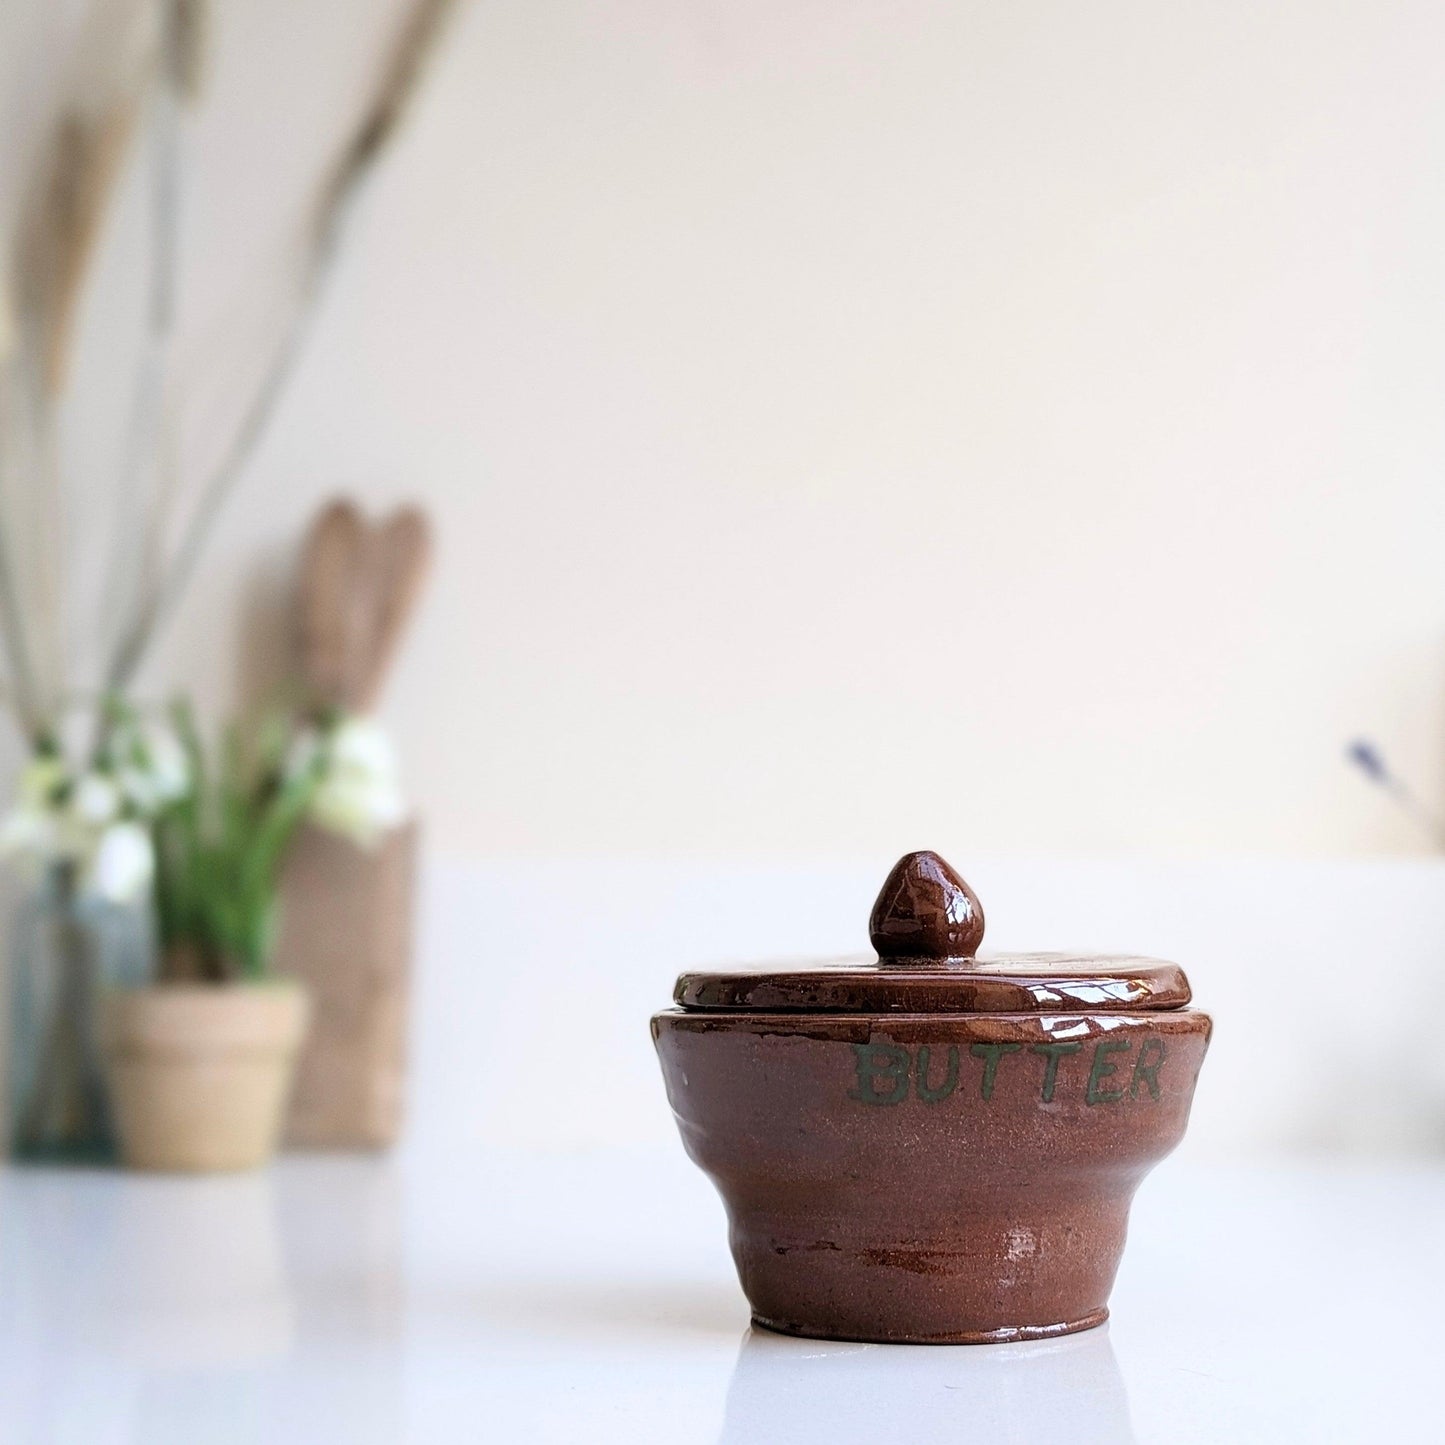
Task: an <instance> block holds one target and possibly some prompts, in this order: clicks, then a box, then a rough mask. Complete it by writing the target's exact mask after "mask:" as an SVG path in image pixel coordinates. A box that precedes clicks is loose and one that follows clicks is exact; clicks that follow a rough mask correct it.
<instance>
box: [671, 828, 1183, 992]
mask: <svg viewBox="0 0 1445 1445" xmlns="http://www.w3.org/2000/svg"><path fill="white" fill-rule="evenodd" d="M868 931H869V934H870V936H871V938H872V941H873V947H874V948H875V949H876V950H877V952H878V957H877V958H875V959H871V960H870V959H830V960H826V961H822V962H818V963H804V964H797V963H794V964H775V965H774V964H764V965H760V966H758V967H756V968H751V969H746V970H740V971H731V972H722V971H718V972H704V971H697V972H692V973H684V974H682V975H681V976H680V977H679V978H678V980H677V988H676V990H675V991H674V993H673V997H674V999H675V1000H676V1002H677V1003H679V1004H680V1005H681V1006H682V1007H683V1008H685V1009H709V1010H714V1009H735V1010H741V1011H745V1012H754V1013H780V1012H794V1013H869V1014H873V1013H1076V1012H1087V1013H1109V1012H1129V1013H1136V1012H1138V1011H1140V1010H1143V1009H1177V1008H1183V1007H1184V1005H1185V1004H1187V1003H1188V1002H1189V998H1190V993H1189V980H1188V979H1187V978H1185V976H1184V970H1183V969H1181V968H1180V967H1179V966H1178V965H1177V964H1173V963H1165V962H1163V961H1161V960H1160V959H1157V958H1133V957H1130V956H1128V955H1122V954H1121V955H1106V956H1094V957H1080V956H1078V955H1075V954H1068V953H1015V954H1000V955H996V956H993V957H988V958H979V957H978V956H977V955H978V946H979V944H980V943H982V942H983V908H982V907H981V906H980V904H979V901H978V897H977V895H976V894H975V893H974V891H973V889H971V888H970V887H969V886H968V884H967V883H965V882H964V881H963V879H962V878H960V877H959V876H958V874H957V873H955V872H954V871H953V869H952V868H950V867H949V866H948V864H947V863H945V862H944V861H943V859H942V858H940V857H939V856H938V854H937V853H909V854H908V855H907V856H906V857H904V858H900V859H899V860H898V862H897V863H896V864H895V865H894V867H893V871H892V872H891V873H889V875H888V878H887V880H886V881H885V882H884V884H883V889H882V892H880V893H879V895H878V901H877V902H876V903H875V904H874V905H873V914H872V917H871V918H870V919H869V920H868Z"/></svg>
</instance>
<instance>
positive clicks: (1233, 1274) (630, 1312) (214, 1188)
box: [0, 1148, 1445, 1445]
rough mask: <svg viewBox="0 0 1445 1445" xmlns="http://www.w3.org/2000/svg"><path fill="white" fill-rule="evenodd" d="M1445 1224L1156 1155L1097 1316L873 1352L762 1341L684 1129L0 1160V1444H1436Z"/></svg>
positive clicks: (1288, 1176)
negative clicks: (583, 1141)
mask: <svg viewBox="0 0 1445 1445" xmlns="http://www.w3.org/2000/svg"><path fill="white" fill-rule="evenodd" d="M1442 1218H1445V1167H1442V1166H1440V1165H1399V1166H1393V1167H1390V1168H1388V1169H1387V1168H1384V1167H1383V1166H1381V1167H1376V1168H1372V1169H1368V1170H1362V1169H1348V1168H1342V1167H1339V1166H1330V1165H1315V1166H1310V1165H1306V1164H1303V1163H1299V1162H1296V1163H1294V1164H1291V1165H1288V1166H1277V1167H1275V1166H1272V1167H1262V1166H1239V1167H1234V1168H1229V1169H1225V1168H1220V1167H1215V1168H1201V1167H1198V1166H1191V1165H1190V1164H1189V1162H1188V1161H1187V1160H1186V1159H1179V1160H1171V1161H1170V1162H1169V1164H1168V1165H1167V1167H1164V1168H1161V1169H1159V1170H1158V1171H1156V1173H1155V1174H1154V1175H1152V1176H1151V1177H1150V1178H1149V1180H1147V1181H1146V1183H1145V1186H1144V1188H1143V1190H1142V1191H1141V1194H1140V1198H1139V1200H1138V1201H1137V1202H1136V1206H1135V1210H1134V1217H1133V1220H1132V1222H1131V1226H1130V1241H1129V1246H1128V1248H1127V1250H1126V1251H1125V1254H1124V1263H1123V1268H1122V1270H1121V1271H1120V1276H1119V1283H1118V1286H1117V1288H1116V1289H1115V1292H1114V1298H1113V1301H1112V1305H1113V1318H1112V1320H1111V1322H1110V1324H1109V1325H1108V1327H1107V1329H1102V1330H1090V1331H1085V1332H1084V1333H1082V1334H1078V1335H1072V1336H1068V1337H1066V1338H1064V1339H1061V1340H1052V1341H1040V1342H1035V1343H1028V1344H1018V1345H986V1346H965V1345H956V1346H917V1347H914V1346H898V1345H892V1346H885V1345H873V1346H869V1345H847V1344H831V1343H826V1342H814V1341H808V1340H795V1339H790V1338H787V1337H785V1336H781V1335H772V1334H768V1333H764V1332H762V1331H758V1332H750V1331H748V1330H747V1304H746V1301H745V1300H744V1298H743V1295H742V1292H741V1291H740V1290H739V1288H738V1285H737V1278H736V1274H735V1271H734V1269H733V1264H732V1260H731V1259H730V1257H729V1255H728V1249H727V1234H726V1223H725V1221H724V1218H723V1212H722V1207H721V1204H720V1203H719V1201H718V1198H717V1195H716V1194H715V1193H714V1191H713V1190H712V1188H711V1186H710V1185H709V1184H708V1182H707V1180H706V1179H705V1178H704V1177H703V1175H702V1174H701V1172H700V1171H699V1170H697V1169H695V1168H693V1166H692V1165H691V1164H690V1163H689V1162H688V1161H687V1160H686V1159H685V1158H684V1157H683V1156H682V1151H681V1150H679V1149H675V1148H674V1149H670V1150H667V1151H656V1152H651V1151H647V1152H644V1151H638V1152H635V1153H628V1152H623V1151H611V1152H605V1153H604V1152H599V1153H596V1154H588V1155H571V1154H544V1153H541V1152H536V1151H534V1152H529V1153H522V1152H511V1153H507V1154H498V1153H491V1154H489V1153H487V1152H486V1151H478V1150H473V1149H469V1148H453V1149H451V1150H449V1151H447V1152H446V1153H444V1154H442V1153H438V1154H434V1155H430V1156H428V1155H423V1154H419V1153H416V1152H407V1153H405V1154H404V1155H403V1156H402V1157H401V1158H399V1159H398V1160H397V1161H396V1162H395V1163H394V1164H392V1163H389V1162H385V1161H379V1160H373V1159H347V1158H306V1157H301V1158H288V1159H284V1160H282V1161H280V1163H279V1164H278V1165H277V1166H276V1168H275V1169H274V1170H272V1171H271V1173H270V1174H269V1175H266V1176H250V1177H244V1176H238V1177H235V1178H231V1179H212V1180H183V1179H172V1180H164V1179H141V1178H135V1177H126V1176H123V1175H119V1174H105V1173H100V1172H95V1171H90V1172H87V1171H75V1170H71V1171H62V1170H41V1169H36V1170H29V1169H24V1170H22V1169H8V1170H0V1440H3V1442H4V1445H131V1442H134V1445H252V1442H255V1445H332V1442H337V1445H432V1442H437V1445H452V1442H459V1441H466V1442H471V1441H481V1442H491V1441H498V1442H503V1441H507V1442H510V1441H516V1442H525V1445H720V1442H721V1445H852V1442H855V1441H856V1442H860V1445H861V1442H864V1441H867V1442H873V1441H887V1442H893V1441H897V1442H899V1445H950V1442H962V1441H970V1442H972V1441H978V1440H984V1441H988V1442H989V1445H1013V1442H1029V1445H1033V1442H1037V1441H1050V1440H1053V1439H1054V1438H1055V1437H1056V1436H1059V1435H1063V1436H1065V1437H1067V1439H1068V1441H1069V1445H1125V1442H1128V1441H1130V1440H1137V1441H1139V1442H1148V1445H1154V1442H1156V1441H1162V1442H1168V1445H1221V1442H1227V1445H1281V1442H1294V1441H1308V1442H1310V1445H1315V1442H1321V1445H1324V1442H1330V1445H1333V1442H1336V1441H1339V1442H1341V1445H1354V1442H1356V1441H1361V1440H1375V1439H1390V1440H1422V1441H1423V1440H1432V1441H1433V1440H1434V1439H1436V1438H1437V1437H1438V1436H1439V1434H1440V1431H1439V1428H1438V1427H1439V1401H1438V1393H1439V1392H1438V1390H1436V1389H1435V1380H1436V1378H1437V1377H1438V1375H1439V1373H1440V1371H1439V1354H1440V1346H1439V1339H1438V1330H1437V1329H1436V1323H1437V1321H1438V1318H1439V1311H1440V1305H1439V1300H1440V1294H1441V1282H1442V1281H1445V1231H1442V1230H1441V1228H1440V1221H1441V1219H1442ZM1379 1322H1385V1323H1384V1325H1383V1327H1382V1326H1381V1325H1380V1324H1379ZM740 1339H741V1340H742V1346H741V1349H740V1348H739V1340H740Z"/></svg>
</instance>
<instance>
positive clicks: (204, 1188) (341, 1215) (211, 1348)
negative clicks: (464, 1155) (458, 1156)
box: [0, 1160, 402, 1445]
mask: <svg viewBox="0 0 1445 1445" xmlns="http://www.w3.org/2000/svg"><path fill="white" fill-rule="evenodd" d="M4 1186H5V1187H4V1207H3V1212H0V1299H3V1301H4V1306H3V1309H0V1398H3V1399H4V1401H5V1414H4V1423H5V1428H4V1431H3V1435H4V1438H5V1439H6V1440H7V1441H9V1440H11V1439H14V1440H17V1441H29V1440H35V1441H45V1442H50V1441H55V1442H70V1441H75V1442H78V1445H79V1442H84V1445H92V1442H97V1445H98V1442H106V1441H111V1440H115V1441H132V1440H134V1441H138V1442H142V1441H143V1442H149V1441H164V1440H171V1439H177V1440H181V1439H190V1440H193V1441H195V1442H198V1445H199V1442H206V1445H210V1442H226V1441H232V1440H235V1441H252V1440H266V1439H276V1440H297V1441H302V1440H307V1441H309V1440H321V1439H328V1438H344V1439H348V1440H355V1441H361V1442H367V1441H375V1442H378V1445H380V1442H383V1441H394V1440H396V1439H397V1438H398V1436H399V1433H400V1429H401V1415H402V1407H401V1397H400V1373H399V1366H398V1362H397V1353H396V1348H395V1347H396V1343H397V1340H398V1339H399V1336H400V1330H401V1300H402V1290H401V1284H400V1276H401V1261H400V1253H399V1246H400V1231H399V1224H398V1218H397V1213H398V1211H397V1191H396V1185H395V1180H394V1178H393V1176H392V1172H391V1170H390V1167H389V1166H387V1165H385V1164H381V1163H378V1162H376V1161H371V1160H316V1161H306V1162H305V1163H304V1164H302V1165H300V1167H293V1168H289V1169H286V1170H277V1171H270V1172H264V1173H257V1174H244V1175H233V1176H215V1177H209V1178H195V1179H190V1178H179V1177H164V1176H143V1175H124V1174H119V1173H106V1172H102V1171H89V1170H41V1169H12V1170H9V1171H7V1172H6V1174H5V1177H4ZM338 1358H344V1359H346V1360H347V1362H348V1370H347V1373H348V1380H347V1384H346V1387H345V1388H344V1389H337V1388H335V1384H334V1381H331V1382H329V1381H328V1378H327V1371H328V1366H329V1365H331V1364H332V1362H334V1361H335V1360H337V1359H338ZM283 1422H284V1426H283ZM333 1432H335V1433H334V1435H333Z"/></svg>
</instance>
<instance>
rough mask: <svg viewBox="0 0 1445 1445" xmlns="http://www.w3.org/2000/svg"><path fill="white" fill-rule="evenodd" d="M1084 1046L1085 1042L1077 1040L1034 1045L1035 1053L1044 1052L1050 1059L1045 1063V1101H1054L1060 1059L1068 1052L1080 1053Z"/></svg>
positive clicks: (1047, 1102)
mask: <svg viewBox="0 0 1445 1445" xmlns="http://www.w3.org/2000/svg"><path fill="white" fill-rule="evenodd" d="M1083 1047H1084V1046H1083V1044H1081V1043H1079V1042H1078V1041H1077V1040H1075V1041H1074V1042H1073V1043H1067V1044H1059V1043H1050V1044H1035V1045H1034V1049H1033V1051H1034V1053H1036V1054H1042V1055H1043V1056H1044V1057H1045V1058H1046V1059H1047V1060H1048V1063H1046V1064H1045V1065H1044V1092H1043V1096H1042V1097H1043V1101H1044V1103H1046V1104H1052V1103H1053V1101H1054V1085H1055V1083H1057V1082H1058V1077H1059V1060H1060V1059H1062V1058H1063V1057H1064V1056H1065V1055H1066V1054H1076V1053H1078V1052H1079V1050H1080V1049H1081V1048H1083Z"/></svg>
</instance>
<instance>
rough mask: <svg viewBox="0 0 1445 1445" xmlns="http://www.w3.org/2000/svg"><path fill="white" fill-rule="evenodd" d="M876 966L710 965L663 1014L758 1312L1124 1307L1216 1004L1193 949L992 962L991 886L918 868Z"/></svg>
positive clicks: (689, 1115) (901, 886) (921, 1322)
mask: <svg viewBox="0 0 1445 1445" xmlns="http://www.w3.org/2000/svg"><path fill="white" fill-rule="evenodd" d="M871 932H872V937H873V942H874V946H875V948H876V949H877V950H878V955H879V956H878V958H877V959H876V960H873V961H868V962H862V961H860V962H854V963H846V962H845V963H831V964H826V965H821V966H800V967H796V968H777V967H774V968H770V969H767V970H758V971H748V972H737V973H690V974H684V975H682V977H681V978H679V979H678V983H677V991H676V995H675V997H676V1001H677V1003H678V1005H679V1007H678V1008H675V1009H669V1010H667V1011H666V1012H663V1013H659V1014H657V1015H656V1016H655V1017H654V1018H653V1020H652V1033H653V1038H654V1041H655V1043H656V1046H657V1050H658V1054H659V1057H660V1059H661V1062H662V1069H663V1075H664V1078H665V1080H666V1084H667V1092H668V1098H669V1100H670V1101H671V1104H672V1108H673V1112H674V1114H675V1115H676V1117H677V1121H678V1126H679V1128H680V1130H681V1132H682V1138H683V1143H684V1145H685V1146H686V1148H687V1151H688V1153H689V1154H690V1155H691V1156H692V1158H693V1159H694V1160H695V1161H696V1162H697V1163H698V1164H699V1165H700V1166H701V1167H702V1168H703V1169H704V1170H706V1171H707V1173H708V1174H709V1175H711V1176H712V1178H713V1180H714V1182H715V1183H716V1185H717V1187H718V1189H719V1191H720V1192H721V1194H722V1197H723V1200H724V1202H725V1204H726V1206H727V1209H728V1214H729V1218H730V1222H731V1231H730V1238H731V1243H732V1249H733V1257H734V1259H735V1260H736V1263H737V1267H738V1275H739V1279H740V1281H741V1283H742V1287H743V1290H744V1292H745V1293H746V1294H747V1296H748V1299H749V1301H750V1302H751V1304H752V1308H753V1316H754V1319H755V1321H756V1322H757V1323H759V1324H762V1325H765V1326H767V1327H769V1328H771V1329H777V1330H783V1331H786V1332H788V1333H790V1334H800V1335H814V1336H820V1337H825V1338H834V1339H853V1340H874V1341H900V1342H901V1341H908V1342H915V1343H921V1342H939V1343H945V1342H954V1343H979V1342H986V1341H996V1340H1020V1339H1038V1338H1045V1337H1048V1336H1052V1335H1060V1334H1067V1333H1069V1332H1071V1331H1074V1330H1081V1329H1087V1328H1089V1327H1090V1326H1092V1325H1097V1324H1100V1323H1102V1322H1103V1321H1104V1319H1106V1318H1107V1316H1108V1298H1109V1291H1110V1289H1111V1287H1112V1285H1113V1282H1114V1275H1115V1272H1116V1270H1117V1268H1118V1264H1119V1257H1120V1253H1121V1251H1122V1249H1123V1245H1124V1233H1125V1227H1126V1224H1127V1221H1128V1212H1129V1204H1130V1201H1131V1199H1132V1198H1133V1195H1134V1191H1135V1189H1136V1188H1137V1186H1138V1184H1139V1181H1140V1180H1141V1179H1142V1178H1143V1177H1144V1175H1145V1174H1146V1173H1147V1172H1148V1170H1149V1169H1150V1168H1151V1167H1152V1166H1153V1165H1154V1164H1155V1163H1157V1162H1158V1161H1159V1160H1160V1159H1161V1158H1163V1157H1164V1155H1165V1154H1167V1153H1168V1152H1169V1151H1170V1150H1171V1149H1172V1148H1174V1146H1175V1145H1176V1144H1177V1143H1178V1142H1179V1140H1180V1138H1181V1137H1182V1136H1183V1133H1184V1128H1185V1124H1186V1121H1187V1119H1188V1115H1189V1106H1190V1102H1191V1100H1192V1098H1193V1094H1194V1085H1195V1080H1196V1078H1197V1076H1198V1072H1199V1067H1200V1064H1201V1062H1202V1060H1203V1058H1204V1053H1205V1049H1206V1048H1207V1046H1208V1042H1209V1035H1210V1029H1211V1022H1210V1020H1209V1018H1208V1016H1207V1015H1205V1014H1202V1013H1199V1012H1196V1011H1194V1010H1191V1009H1187V1008H1186V1007H1185V1005H1186V1004H1187V1003H1188V1002H1189V998H1190V993H1189V984H1188V981H1187V980H1186V979H1185V977H1184V974H1183V972H1182V971H1181V970H1180V969H1178V968H1177V967H1175V966H1174V965H1173V964H1167V963H1162V962H1158V961H1155V960H1149V959H1137V958H1126V957H1120V958H1076V957H1068V956H1066V955H1061V954H1032V955H1021V956H1014V957H1008V958H995V959H980V958H978V957H976V956H975V955H976V950H977V947H978V944H979V943H980V942H981V940H982V937H983V912H982V909H981V908H980V907H979V904H978V899H977V898H976V897H975V896H974V895H973V893H972V891H971V890H970V889H969V888H968V886H967V885H966V884H965V883H964V882H963V881H962V879H960V878H959V877H958V876H957V874H955V873H954V872H953V870H952V869H950V868H949V866H948V865H947V864H946V863H945V862H944V861H943V860H942V859H941V858H939V857H938V856H937V855H936V854H933V853H915V854H909V855H908V856H907V857H906V858H904V859H903V860H901V862H900V863H899V864H898V865H897V867H895V868H894V870H893V872H892V873H891V874H890V875H889V878H888V881H887V882H886V883H885V884H884V888H883V892H882V893H881V894H880V895H879V899H878V903H877V904H876V905H875V908H874V912H873V917H872V920H871Z"/></svg>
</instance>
